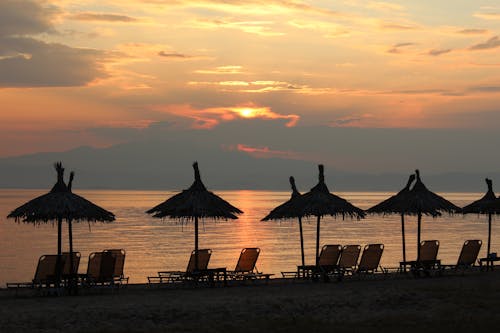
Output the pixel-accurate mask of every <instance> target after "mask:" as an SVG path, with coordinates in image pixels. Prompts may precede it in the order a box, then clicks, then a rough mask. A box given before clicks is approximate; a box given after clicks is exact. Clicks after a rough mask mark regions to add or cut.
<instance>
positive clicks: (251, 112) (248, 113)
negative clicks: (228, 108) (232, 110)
mask: <svg viewBox="0 0 500 333" xmlns="http://www.w3.org/2000/svg"><path fill="white" fill-rule="evenodd" d="M238 113H239V114H240V116H242V117H244V118H253V117H255V116H256V110H255V109H252V108H242V109H238Z"/></svg>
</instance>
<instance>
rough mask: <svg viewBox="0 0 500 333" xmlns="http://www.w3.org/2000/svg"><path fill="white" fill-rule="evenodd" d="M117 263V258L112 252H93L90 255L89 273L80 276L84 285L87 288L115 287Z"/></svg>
mask: <svg viewBox="0 0 500 333" xmlns="http://www.w3.org/2000/svg"><path fill="white" fill-rule="evenodd" d="M115 262H116V260H115V256H114V255H113V254H112V253H110V252H104V251H103V252H92V253H91V254H90V255H89V262H88V265H87V273H86V274H81V275H80V277H81V278H82V281H83V283H84V284H85V285H87V286H95V285H103V286H104V285H110V286H114V285H115V282H116V281H115V278H114V271H115Z"/></svg>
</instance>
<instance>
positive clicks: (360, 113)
mask: <svg viewBox="0 0 500 333" xmlns="http://www.w3.org/2000/svg"><path fill="white" fill-rule="evenodd" d="M0 101H1V104H2V105H1V110H2V111H1V114H0V142H2V144H1V145H0V157H9V156H18V155H23V154H29V153H35V152H47V151H64V150H68V149H72V148H75V147H79V146H91V147H109V146H112V145H115V144H119V143H124V142H130V141H133V140H137V139H138V138H139V137H141V138H144V137H145V136H146V137H147V136H148V135H152V136H153V134H151V133H154V137H158V136H162V135H164V136H171V135H179V136H181V137H185V138H186V139H185V140H188V141H189V140H196V138H200V137H202V138H205V137H206V133H213V135H214V136H217V137H218V138H219V139H218V140H217V141H216V142H217V145H219V146H220V149H233V150H238V151H241V152H243V153H248V154H251V155H252V156H253V157H255V158H266V157H283V158H291V159H295V160H297V159H303V160H307V161H311V162H321V161H322V160H325V161H326V162H325V161H323V162H325V163H327V164H328V163H331V164H335V163H337V165H334V166H336V167H338V168H343V169H346V170H349V169H351V168H355V169H360V165H361V166H366V167H367V168H368V167H370V168H373V167H375V168H377V167H379V168H380V169H383V168H387V164H390V165H392V166H393V168H392V169H397V168H398V167H399V166H400V167H401V168H404V169H405V170H406V168H408V165H404V163H399V164H398V163H397V160H399V161H401V160H405V159H406V158H409V156H413V155H415V154H416V153H418V152H415V151H413V152H408V149H405V146H404V145H408V144H410V143H411V142H412V140H415V141H418V140H421V139H425V138H427V140H428V141H427V142H425V143H424V144H420V145H416V146H415V149H421V150H425V149H426V147H430V148H434V151H433V154H434V155H435V156H438V155H440V156H441V159H440V160H439V161H437V162H436V166H435V168H436V169H437V170H436V171H439V170H456V171H464V170H462V169H463V168H465V167H464V166H462V165H460V163H458V162H457V161H458V160H459V158H458V157H461V158H466V157H467V155H468V154H469V153H471V154H472V156H473V157H474V158H475V159H476V160H477V161H481V160H482V162H488V163H490V165H489V166H488V167H487V168H486V169H487V170H498V165H499V163H500V158H499V157H497V156H496V155H499V154H498V153H496V154H495V153H493V154H492V151H491V150H490V149H493V150H495V145H496V144H497V143H500V136H499V134H498V133H499V132H500V131H499V130H500V4H499V2H498V1H497V0H495V1H493V0H491V1H484V0H477V1H469V0H443V1H430V0H419V1H409V0H406V1H403V0H400V1H360V0H344V1H342V0H339V1H326V0H324V1H298V0H265V1H264V0H245V1H240V0H234V1H226V0H197V1H196V0H193V1H188V0H95V1H89V0H78V1H71V0H2V1H0ZM245 120H248V122H247V123H245ZM232 123H234V124H238V125H237V126H233V127H231V124H232ZM165 124H168V126H164V125H165ZM242 124H243V125H242ZM245 124H246V125H245ZM266 124H268V126H267V125H266ZM164 127H165V128H166V129H165V130H164V131H162V128H164ZM228 128H236V129H238V133H233V134H231V132H230V131H228V130H227V129H228ZM196 132H200V133H205V134H204V135H202V136H196V135H191V134H192V133H196ZM162 133H163V134H162ZM186 133H190V135H181V134H186ZM242 133H244V134H245V135H243V134H242ZM318 133H319V136H320V139H317V138H316V134H318ZM329 133H330V134H329ZM384 133H389V134H384ZM429 133H430V134H429ZM446 133H450V135H449V136H448V135H447V134H446ZM278 135H280V136H281V137H282V138H285V137H287V138H288V140H289V141H290V142H291V141H293V138H294V135H296V136H299V137H296V136H295V139H296V140H297V141H301V142H302V141H303V142H306V141H307V142H309V144H306V143H304V144H303V145H298V144H292V143H290V145H288V146H287V142H288V141H285V142H283V141H284V140H283V139H280V138H277V137H276V136H278ZM191 138H192V139H191ZM243 138H244V139H243ZM252 138H253V139H252ZM315 138H316V141H315ZM446 138H450V139H449V140H446ZM203 140H205V139H203ZM433 140H439V141H440V142H439V144H438V145H437V146H436V147H434V143H436V141H433ZM318 142H319V143H320V144H321V145H322V146H335V145H337V146H339V145H342V146H343V147H346V149H343V150H342V152H339V153H338V155H337V156H335V158H332V156H331V155H330V156H327V153H328V151H329V150H328V149H326V148H325V147H321V148H319V145H318ZM465 142H469V143H470V146H467V147H466V148H467V149H468V152H463V151H462V153H463V155H462V156H458V155H460V149H459V148H457V145H461V144H464V143H465ZM495 142H496V143H495ZM398 143H401V144H400V145H399V146H398ZM488 143H489V144H490V146H488V147H487V148H488V149H485V150H486V151H484V152H482V151H481V149H479V148H478V149H477V150H474V147H475V146H477V147H485V144H488ZM492 143H493V144H492ZM350 144H352V146H350ZM370 145H373V147H371V146H370ZM384 145H387V149H388V150H386V151H384V149H383V147H384ZM315 146H316V147H317V149H315ZM375 146H376V149H375ZM228 147H229V148H228ZM371 148H374V149H371ZM452 150H453V155H454V157H453V158H449V159H448V158H447V157H446V155H447V154H446V152H447V151H452ZM373 151H375V152H376V153H373ZM370 152H372V153H370ZM393 153H397V160H390V159H389V156H391V154H393ZM420 153H421V152H420ZM374 154H376V155H379V156H383V158H384V160H382V161H380V160H379V161H377V163H374V162H373V161H374V156H373V155H374ZM405 154H406V155H405ZM421 155H422V154H420V155H419V158H421V157H422V156H421ZM492 155H493V157H492ZM443 156H444V157H443ZM195 158H196V157H193V158H192V159H193V160H194V159H195ZM422 158H425V156H424V157H422ZM335 161H336V162H335ZM372 163H373V164H372ZM495 163H496V164H495ZM491 164H494V165H491ZM464 165H466V166H467V168H469V169H471V170H472V169H477V167H478V166H477V165H476V164H474V163H464ZM480 165H481V164H480Z"/></svg>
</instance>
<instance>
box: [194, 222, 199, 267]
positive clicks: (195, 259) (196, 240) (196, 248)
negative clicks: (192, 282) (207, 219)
mask: <svg viewBox="0 0 500 333" xmlns="http://www.w3.org/2000/svg"><path fill="white" fill-rule="evenodd" d="M194 267H195V269H196V270H198V216H195V217H194Z"/></svg>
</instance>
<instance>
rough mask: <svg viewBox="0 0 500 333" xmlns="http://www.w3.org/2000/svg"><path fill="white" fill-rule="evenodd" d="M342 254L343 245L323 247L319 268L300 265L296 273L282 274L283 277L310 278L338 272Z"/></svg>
mask: <svg viewBox="0 0 500 333" xmlns="http://www.w3.org/2000/svg"><path fill="white" fill-rule="evenodd" d="M341 252H342V246H341V245H330V244H327V245H323V247H322V248H321V252H320V254H319V260H318V263H319V267H316V265H300V266H297V271H296V272H281V275H282V276H283V277H284V278H291V277H292V278H296V277H301V278H310V277H313V275H314V274H320V273H324V274H328V273H329V272H333V271H336V270H338V261H339V257H340V254H341Z"/></svg>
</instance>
